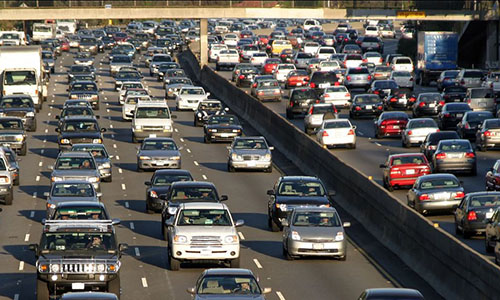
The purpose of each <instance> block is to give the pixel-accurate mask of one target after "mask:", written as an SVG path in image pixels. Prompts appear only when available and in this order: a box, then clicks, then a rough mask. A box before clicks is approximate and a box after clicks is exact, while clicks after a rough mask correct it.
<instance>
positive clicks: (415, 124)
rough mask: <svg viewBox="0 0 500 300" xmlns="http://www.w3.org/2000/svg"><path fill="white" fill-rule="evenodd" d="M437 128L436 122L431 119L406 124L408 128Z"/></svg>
mask: <svg viewBox="0 0 500 300" xmlns="http://www.w3.org/2000/svg"><path fill="white" fill-rule="evenodd" d="M428 127H432V128H437V124H436V122H434V120H431V119H424V120H411V121H410V123H409V124H408V128H428Z"/></svg>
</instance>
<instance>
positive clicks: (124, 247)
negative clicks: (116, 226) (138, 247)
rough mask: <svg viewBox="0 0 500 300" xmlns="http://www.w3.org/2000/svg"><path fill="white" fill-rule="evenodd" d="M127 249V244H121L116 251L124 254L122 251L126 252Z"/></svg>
mask: <svg viewBox="0 0 500 300" xmlns="http://www.w3.org/2000/svg"><path fill="white" fill-rule="evenodd" d="M127 249H128V244H125V243H121V244H119V245H118V250H119V251H120V252H124V251H126V250H127Z"/></svg>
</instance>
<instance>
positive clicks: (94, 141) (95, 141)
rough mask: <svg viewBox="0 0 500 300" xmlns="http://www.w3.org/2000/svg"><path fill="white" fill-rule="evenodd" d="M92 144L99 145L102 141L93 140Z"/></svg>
mask: <svg viewBox="0 0 500 300" xmlns="http://www.w3.org/2000/svg"><path fill="white" fill-rule="evenodd" d="M92 143H94V144H101V143H102V140H101V139H93V140H92Z"/></svg>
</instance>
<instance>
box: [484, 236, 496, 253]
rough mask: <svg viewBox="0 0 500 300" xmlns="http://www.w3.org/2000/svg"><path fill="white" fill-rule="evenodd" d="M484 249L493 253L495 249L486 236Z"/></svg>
mask: <svg viewBox="0 0 500 300" xmlns="http://www.w3.org/2000/svg"><path fill="white" fill-rule="evenodd" d="M484 250H486V252H487V253H492V252H493V250H494V248H493V247H491V245H490V241H489V239H488V237H485V238H484Z"/></svg>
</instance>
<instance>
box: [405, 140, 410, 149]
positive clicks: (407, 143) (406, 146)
mask: <svg viewBox="0 0 500 300" xmlns="http://www.w3.org/2000/svg"><path fill="white" fill-rule="evenodd" d="M403 146H404V147H405V148H410V146H411V144H410V143H409V142H406V141H405V142H404V143H403Z"/></svg>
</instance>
